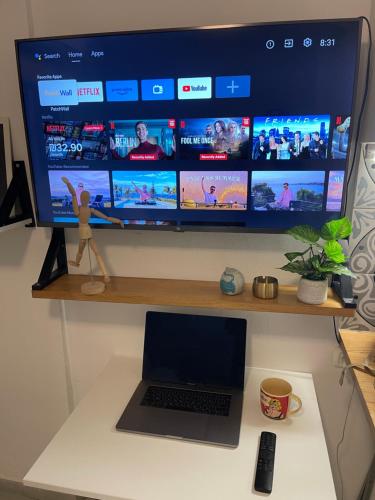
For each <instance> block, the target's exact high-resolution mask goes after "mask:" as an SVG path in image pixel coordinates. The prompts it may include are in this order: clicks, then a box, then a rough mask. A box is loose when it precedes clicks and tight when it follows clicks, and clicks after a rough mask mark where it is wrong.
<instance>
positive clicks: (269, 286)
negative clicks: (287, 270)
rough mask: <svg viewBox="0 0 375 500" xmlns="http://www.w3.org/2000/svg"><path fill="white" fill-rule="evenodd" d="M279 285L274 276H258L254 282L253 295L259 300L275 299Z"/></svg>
mask: <svg viewBox="0 0 375 500" xmlns="http://www.w3.org/2000/svg"><path fill="white" fill-rule="evenodd" d="M278 288H279V283H278V281H277V279H276V278H274V277H273V276H257V277H256V278H254V281H253V295H254V297H258V299H275V298H276V297H277V293H278Z"/></svg>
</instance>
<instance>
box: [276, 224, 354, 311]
mask: <svg viewBox="0 0 375 500" xmlns="http://www.w3.org/2000/svg"><path fill="white" fill-rule="evenodd" d="M351 232H352V225H351V222H350V220H349V219H348V218H347V217H343V218H341V219H336V220H331V221H329V222H326V223H325V224H324V225H323V226H322V227H321V229H320V230H317V229H315V228H314V227H312V226H309V225H307V224H306V225H300V226H294V227H292V228H291V229H289V230H288V231H287V233H288V234H290V235H291V236H293V238H295V239H296V240H299V241H302V242H303V243H307V244H308V247H307V248H306V250H304V251H302V252H288V253H286V254H285V257H286V258H287V259H288V263H287V264H285V266H283V267H281V269H283V270H284V271H289V272H291V273H296V274H299V275H300V276H301V279H300V282H299V285H298V292H297V297H298V299H299V300H300V301H301V302H305V303H306V304H323V303H324V302H325V301H326V300H327V291H328V278H329V277H330V276H331V275H332V274H346V275H347V276H352V277H355V275H354V274H353V273H352V272H351V271H350V269H348V267H347V266H346V265H345V264H346V261H347V257H346V255H345V253H344V251H343V248H342V246H341V244H340V243H339V241H338V240H342V239H345V238H348V236H349V235H350V234H351Z"/></svg>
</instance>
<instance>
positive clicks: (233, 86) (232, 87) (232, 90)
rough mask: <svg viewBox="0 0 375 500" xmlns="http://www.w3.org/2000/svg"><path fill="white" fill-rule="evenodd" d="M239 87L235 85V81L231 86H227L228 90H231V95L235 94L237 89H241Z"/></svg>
mask: <svg viewBox="0 0 375 500" xmlns="http://www.w3.org/2000/svg"><path fill="white" fill-rule="evenodd" d="M239 88H240V86H239V85H235V84H234V80H232V83H231V85H227V89H230V91H231V93H232V94H234V91H235V89H239Z"/></svg>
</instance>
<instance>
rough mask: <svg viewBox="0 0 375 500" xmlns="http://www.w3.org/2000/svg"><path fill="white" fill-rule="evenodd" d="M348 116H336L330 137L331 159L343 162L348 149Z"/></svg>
mask: <svg viewBox="0 0 375 500" xmlns="http://www.w3.org/2000/svg"><path fill="white" fill-rule="evenodd" d="M349 132H350V116H342V115H340V116H336V119H335V126H334V128H333V136H332V158H333V159H334V160H345V159H346V155H347V152H348V147H349Z"/></svg>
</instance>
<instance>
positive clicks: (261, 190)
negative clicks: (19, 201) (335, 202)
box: [251, 170, 325, 212]
mask: <svg viewBox="0 0 375 500" xmlns="http://www.w3.org/2000/svg"><path fill="white" fill-rule="evenodd" d="M324 176H325V172H323V171H306V170H305V171H273V172H259V171H255V172H254V171H253V173H252V182H251V209H252V210H262V211H267V210H288V211H296V212H311V211H320V210H322V208H323V192H324Z"/></svg>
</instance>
